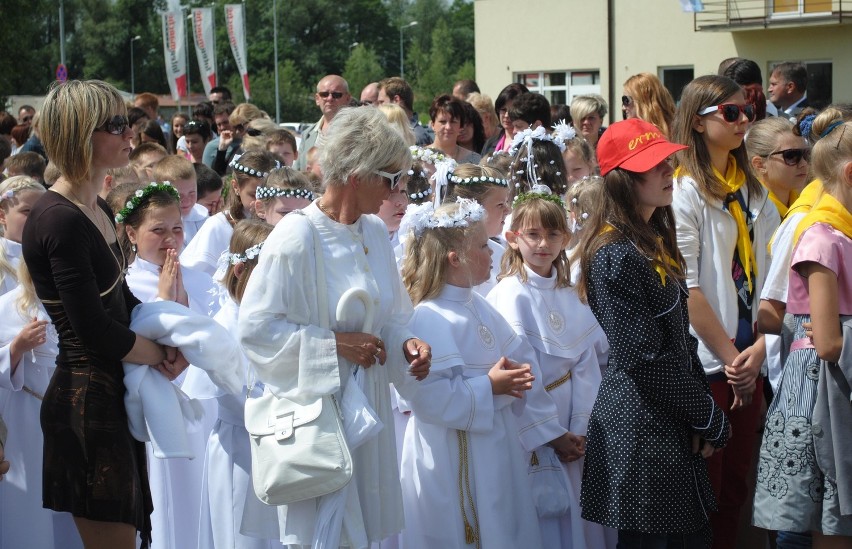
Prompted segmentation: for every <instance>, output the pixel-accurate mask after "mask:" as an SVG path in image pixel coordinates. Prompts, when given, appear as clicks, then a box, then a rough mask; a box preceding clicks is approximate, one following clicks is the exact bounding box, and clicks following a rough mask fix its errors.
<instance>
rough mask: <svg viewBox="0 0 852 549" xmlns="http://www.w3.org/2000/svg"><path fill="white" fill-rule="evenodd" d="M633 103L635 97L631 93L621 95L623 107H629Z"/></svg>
mask: <svg viewBox="0 0 852 549" xmlns="http://www.w3.org/2000/svg"><path fill="white" fill-rule="evenodd" d="M631 103H633V99H632V98H631V97H630V96H629V95H622V96H621V106H622V107H629V106H630V104H631Z"/></svg>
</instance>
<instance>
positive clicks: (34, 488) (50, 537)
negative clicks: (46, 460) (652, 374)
mask: <svg viewBox="0 0 852 549" xmlns="http://www.w3.org/2000/svg"><path fill="white" fill-rule="evenodd" d="M21 293H22V288H21V287H17V288H15V289H14V290H12V291H10V292H8V293H6V294H4V295H2V296H0V311H3V314H2V317H0V416H3V419H4V421H5V422H6V425H7V426H8V427H9V438H8V440H7V441H6V446H5V449H4V451H5V454H6V458H5V459H6V460H8V461H9V462H10V463H11V464H12V468H11V469H9V472H8V473H6V477H5V479H4V480H3V481H2V482H0V547H2V548H4V549H5V548H7V547H8V548H9V549H11V548H13V547H34V548H36V547H37V548H39V549H52V548H54V547H56V548H60V547H61V548H63V549H64V548H66V547H69V548H72V549H76V548H78V547H80V548H82V546H83V543H82V541H81V540H80V536H79V534H77V528H76V527H75V526H74V520H73V518H72V517H71V514H70V513H57V512H55V511H52V510H50V509H44V508H43V507H42V501H41V496H42V456H43V445H44V438H43V437H42V433H41V424H40V423H39V413H40V411H41V399H42V398H43V395H44V393H45V391H47V386H48V384H49V383H50V378H51V377H52V376H53V372H54V370H55V369H56V355H57V354H58V353H59V349H58V347H57V345H58V344H59V337H58V336H57V334H56V330H55V329H54V328H53V324H49V323H48V325H47V332H46V334H47V337H46V341H45V342H44V343H42V344H41V345H39V346H38V347H36V348H35V349H33V350H32V351H29V352H27V353H24V356H23V357H22V358H21V360H20V362H19V363H18V364H17V368H16V369H15V372H14V373H12V366H15V365H14V364H12V363H11V358H12V356H11V348H10V347H11V343H12V340H13V339H14V338H15V337H16V336H17V335H18V334H19V333H20V331H21V330H22V329H23V328H24V326H26V325H27V324H29V322H30V321H31V320H32V316H35V317H37V318H38V319H39V320H48V321H49V320H50V318H49V317H48V316H47V313H46V312H45V311H44V309H43V308H42V307H41V305H40V304H39V307H38V313H37V314H36V315H32V316H31V315H21V314H20V313H19V311H18V308H17V300H18V297H19V296H20V295H21ZM37 395H38V396H37Z"/></svg>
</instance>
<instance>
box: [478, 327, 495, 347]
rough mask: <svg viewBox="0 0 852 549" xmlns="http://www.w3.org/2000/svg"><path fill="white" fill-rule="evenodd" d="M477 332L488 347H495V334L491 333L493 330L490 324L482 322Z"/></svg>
mask: <svg viewBox="0 0 852 549" xmlns="http://www.w3.org/2000/svg"><path fill="white" fill-rule="evenodd" d="M477 333H478V334H479V339H480V341H482V344H483V345H485V347H486V348H487V349H493V348H494V334H492V333H491V330H489V329H488V326H486V325H485V324H480V325H479V328H478V329H477Z"/></svg>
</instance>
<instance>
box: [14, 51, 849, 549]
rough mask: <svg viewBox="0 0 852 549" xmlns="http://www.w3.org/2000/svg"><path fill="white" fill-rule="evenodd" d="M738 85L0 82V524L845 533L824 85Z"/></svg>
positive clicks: (82, 542) (242, 543)
mask: <svg viewBox="0 0 852 549" xmlns="http://www.w3.org/2000/svg"><path fill="white" fill-rule="evenodd" d="M762 82H763V79H762V75H761V71H760V68H759V66H758V65H757V64H756V63H754V62H753V61H750V60H748V59H740V58H735V59H727V60H725V61H723V62H722V64H721V65H720V67H719V72H718V74H716V75H707V76H701V77H698V78H696V79H695V80H693V81H692V82H690V83H688V84H687V85H686V86H685V88H684V89H683V91H682V93H681V95H680V97H679V100H678V102H677V104H676V103H675V101H674V100H673V98H672V95H671V94H670V92H669V91H668V90H667V89H666V88H665V87H664V86H663V85H662V83H661V82H660V80H659V79H658V78H657V77H656V76H654V75H652V74H648V73H640V74H636V75H634V76H631V77H630V78H629V79H627V81H626V82H624V86H623V90H624V91H623V97H622V98H621V111H622V114H623V118H624V120H623V121H618V122H613V123H612V124H610V125H609V127H605V126H604V121H605V119H606V116H607V114H608V112H609V111H610V106H609V105H607V103H606V101H605V100H604V99H603V98H602V97H600V96H597V95H582V96H578V97H575V98H573V100H572V101H571V104H570V105H552V104H550V102H549V101H548V100H547V98H546V97H545V96H543V95H541V94H538V93H534V92H530V91H529V90H528V89H527V88H526V87H524V86H523V85H521V84H518V83H513V84H509V85H508V86H506V87H505V88H504V89H503V90H501V91H500V93H499V94H498V95H497V97H496V100H495V101H493V102H492V100H491V98H490V97H489V96H487V95H485V94H483V93H482V92H481V91H480V90H479V88H478V87H477V85H476V83H475V82H473V81H470V80H462V81H459V82H457V83H456V84H455V85H454V86H453V88H452V89H451V90H447V92H448V93H446V94H441V95H439V96H437V97H435V98H434V99H433V101H432V102H431V106H430V108H429V112H428V119H429V122H428V123H426V124H424V123H423V122H422V121H421V118H420V116H419V115H418V114H417V113H416V112H414V110H413V105H414V94H413V91H412V89H411V87H410V86H409V85H408V83H407V82H406V81H405V80H403V79H402V78H398V77H391V78H387V79H385V80H382V81H380V82H374V83H370V84H368V85H367V86H366V87H365V88H364V89H363V90H362V91H361V94H360V96H359V98H358V99H356V98H354V97H353V96H352V94H351V92H350V90H349V87H348V84H347V82H346V80H344V79H343V78H342V77H340V76H337V75H328V76H325V77H324V78H322V79H321V80H320V81H319V83H318V84H317V86H316V95H315V101H316V104H317V107H318V108H319V110H320V111H321V116H320V118H319V120H318V121H317V122H316V123H315V124H313V125H311V126H310V127H309V128H307V129H306V130H305V131H303V132H301V135H299V136H296V135H295V134H294V133H291V132H290V131H289V130H286V129H283V128H281V127H279V125H277V124H275V123H274V122H273V121H272V120H271V119H270V117H269V116H268V115H267V114H266V113H265V112H263V111H262V110H261V109H259V108H258V107H257V106H255V105H252V104H250V103H242V104H239V105H235V104H234V103H233V102H232V101H231V94H230V91H229V90H228V89H227V88H224V87H217V88H213V90H212V92H211V94H210V97H209V101H206V102H203V103H200V104H198V105H196V106H195V107H194V108H193V110H192V113H191V114H184V113H177V114H175V115H174V116H172V117H171V119H169V120H167V121H166V120H163V119H162V118H161V117H160V114H159V106H158V103H157V97H156V96H155V95H153V94H150V93H142V94H139V95H138V96H136V97H135V99H134V102H133V103H132V104H126V103H125V101H124V100H123V98H122V96H121V95H120V94H119V93H118V91H117V90H116V89H115V88H113V87H112V86H111V85H109V84H107V83H104V82H100V81H95V80H90V81H69V82H65V83H57V84H55V85H54V86H52V87H51V89H50V91H49V93H48V95H47V96H46V98H45V100H44V104H43V106H42V107H41V109H40V110H39V111H38V112H36V110H35V109H33V108H32V107H29V106H24V107H21V109H20V112H19V113H18V117H17V119H16V118H14V117H13V116H12V115H10V114H9V113H6V112H3V113H0V159H1V160H2V164H0V165H2V167H3V169H4V170H5V175H4V176H3V179H2V180H0V231H2V232H0V288H1V289H0V308H1V309H2V311H3V315H2V318H0V346H2V347H0V480H2V482H0V549H5V548H8V549H12V548H19V547H33V548H44V549H50V548H54V547H57V548H58V547H63V548H66V547H71V548H74V547H85V548H87V549H92V548H131V547H139V546H141V547H154V548H155V549H159V548H169V549H185V548H195V547H198V548H199V549H209V548H239V549H260V548H272V547H283V546H286V547H315V548H332V547H352V548H364V549H366V548H398V547H400V548H401V547H405V548H427V547H429V548H433V547H441V548H445V547H446V548H452V547H458V548H465V547H477V548H485V549H492V548H503V547H506V548H508V547H542V548H545V547H547V548H551V547H564V548H574V549H579V548H590V549H597V548H601V549H607V548H613V549H614V548H619V549H628V548H634V547H654V548H676V547H677V548H704V547H706V548H710V547H713V548H720V549H722V548H724V549H728V548H734V547H737V544H738V543H740V544H742V543H743V541H742V540H743V535H744V533H743V531H744V528H742V527H741V525H744V524H749V523H750V524H753V525H754V526H756V527H758V528H759V529H761V530H762V531H765V532H766V533H767V534H765V535H764V537H763V541H762V543H765V544H771V546H772V547H778V548H782V549H783V548H793V547H810V546H813V547H815V548H835V547H852V477H850V475H852V461H850V460H852V452H850V451H849V450H850V449H849V446H848V444H849V443H848V441H849V440H850V435H851V434H852V428H850V425H852V422H850V419H852V417H850V416H852V409H850V406H849V404H850V384H852V357H850V355H849V353H850V352H852V351H850V349H852V343H849V344H848V345H847V343H846V341H845V340H846V338H847V334H848V333H852V332H850V331H849V330H846V329H845V327H846V321H847V320H848V317H849V315H852V280H849V279H848V278H847V275H848V274H849V273H847V272H846V267H845V261H844V260H843V257H844V255H845V254H852V215H850V208H852V191H850V189H852V128H850V126H852V106H849V105H846V104H833V105H829V106H826V107H825V108H822V109H820V110H817V109H815V108H813V107H811V106H809V105H808V104H807V95H806V92H805V90H806V89H807V72H806V71H805V69H804V67H802V66H801V65H798V64H795V63H782V64H779V65H777V66H776V67H774V69H773V71H772V73H771V75H770V77H769V81H768V82H769V86H768V92H769V97H768V98H767V96H766V95H764V92H763V87H762ZM844 249H846V250H847V252H843V250H844ZM847 307H849V309H847ZM214 339H215V341H213V340H214ZM213 349H215V351H213ZM267 402H273V403H276V404H274V406H279V408H275V407H274V406H273V407H272V408H270V410H271V411H269V412H268V414H269V415H268V416H267V415H264V414H266V413H267V412H266V408H263V407H262V405H265V403H267ZM282 403H286V405H287V406H289V407H290V408H288V409H290V410H296V411H295V415H282V414H284V413H283V412H280V413H278V415H276V412H275V410H283V409H284V408H280V406H284V404H282ZM323 406H331V407H332V410H333V412H334V413H335V414H334V415H339V427H338V428H339V433H342V445H343V446H344V448H345V452H344V453H345V455H346V456H348V460H349V461H347V465H346V466H347V467H351V469H349V470H348V472H347V474H348V475H350V477H349V478H348V479H347V481H346V482H344V483H343V485H342V487H341V485H335V486H334V488H333V489H329V490H326V491H324V492H311V493H310V495H306V496H292V492H291V493H290V497H287V490H303V489H304V488H303V485H301V484H300V485H299V487H298V488H297V487H295V485H293V484H286V485H285V488H286V489H284V490H283V498H282V496H281V494H277V493H276V492H275V487H276V486H277V485H276V483H282V482H284V481H283V480H281V478H282V477H287V478H288V479H289V480H288V481H287V482H291V483H292V482H294V481H293V480H292V479H293V478H294V477H298V476H299V475H301V479H300V480H299V482H308V483H309V482H310V480H311V477H312V475H317V476H319V475H320V474H321V473H320V472H319V471H320V461H321V459H320V454H319V453H320V452H323V451H328V450H327V445H326V444H325V443H324V444H323V445H322V447H319V446H317V447H310V448H307V449H306V450H305V451H308V452H309V454H308V467H307V469H299V470H298V471H297V470H296V466H295V465H293V464H292V463H288V462H281V463H277V462H275V463H272V464H271V466H270V464H269V463H265V462H264V459H265V458H268V455H266V454H261V452H262V451H268V450H264V448H268V446H264V444H265V443H263V442H262V440H268V439H265V438H264V437H269V436H272V437H278V438H279V439H280V440H282V441H283V440H288V437H292V436H293V435H292V434H293V431H294V430H296V431H295V432H296V433H305V432H307V431H302V430H299V429H302V428H303V427H302V425H305V424H307V423H311V422H312V421H314V420H315V419H316V417H317V414H319V410H320V409H321V408H322V407H323ZM258 410H261V412H259V411H258ZM258 414H261V415H258ZM282 417H285V418H289V420H282ZM282 421H283V423H282ZM287 421H289V423H287ZM282 425H283V427H282ZM325 425H328V424H325ZM7 427H8V431H7ZM323 428H324V429H328V427H323ZM319 434H320V435H329V436H330V435H332V434H333V433H327V432H321V433H319ZM298 436H300V435H298V434H297V435H296V437H297V438H296V439H295V442H292V440H293V439H292V438H289V440H290V441H291V443H293V444H299V438H298ZM338 442H341V441H340V440H339V441H338ZM273 446H274V444H273ZM310 452H315V453H314V454H313V455H314V456H316V458H317V461H316V465H317V467H316V468H311V467H310V463H311V454H310ZM291 467H292V468H293V470H292V471H290V470H289V469H288V468H291ZM300 467H301V466H300ZM276 470H278V471H279V472H281V471H284V472H287V474H286V475H283V474H281V475H278V474H276ZM312 471H313V472H312ZM299 493H300V494H301V493H302V492H299ZM276 497H278V498H279V500H278V501H274V500H275V498H276ZM282 499H283V501H284V502H285V503H284V504H280V501H282ZM741 546H742V545H741ZM767 546H768V545H767Z"/></svg>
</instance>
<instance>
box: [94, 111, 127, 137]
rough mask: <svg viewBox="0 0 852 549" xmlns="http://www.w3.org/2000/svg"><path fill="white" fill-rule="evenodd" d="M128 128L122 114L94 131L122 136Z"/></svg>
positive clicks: (125, 118)
mask: <svg viewBox="0 0 852 549" xmlns="http://www.w3.org/2000/svg"><path fill="white" fill-rule="evenodd" d="M129 126H130V121H129V120H127V117H126V116H124V115H123V114H117V115H115V116H113V117H112V118H110V119H109V120H107V121H106V123H105V124H104V125H103V126H101V127H99V128H95V131H99V132H107V133H111V134H113V135H122V134H124V132H125V131H126V130H127V128H128V127H129Z"/></svg>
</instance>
